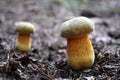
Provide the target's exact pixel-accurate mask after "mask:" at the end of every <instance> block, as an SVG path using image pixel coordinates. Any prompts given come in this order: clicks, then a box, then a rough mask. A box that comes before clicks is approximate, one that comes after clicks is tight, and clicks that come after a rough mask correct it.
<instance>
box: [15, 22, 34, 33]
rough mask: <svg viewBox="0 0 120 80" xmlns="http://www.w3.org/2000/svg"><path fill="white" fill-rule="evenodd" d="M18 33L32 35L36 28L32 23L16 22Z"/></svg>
mask: <svg viewBox="0 0 120 80" xmlns="http://www.w3.org/2000/svg"><path fill="white" fill-rule="evenodd" d="M15 26H16V32H19V33H20V34H30V33H33V32H34V31H35V27H34V25H33V24H32V23H29V22H16V23H15Z"/></svg>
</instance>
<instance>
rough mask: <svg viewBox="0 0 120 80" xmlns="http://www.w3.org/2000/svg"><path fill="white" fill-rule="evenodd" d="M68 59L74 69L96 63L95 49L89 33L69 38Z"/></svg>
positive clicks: (88, 66)
mask: <svg viewBox="0 0 120 80" xmlns="http://www.w3.org/2000/svg"><path fill="white" fill-rule="evenodd" d="M67 60H68V64H69V65H70V67H71V68H72V69H75V70H78V69H85V68H90V67H91V66H92V65H93V63H94V50H93V47H92V44H91V41H90V39H89V37H88V35H84V36H79V37H77V38H68V42H67Z"/></svg>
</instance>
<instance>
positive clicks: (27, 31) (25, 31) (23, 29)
mask: <svg viewBox="0 0 120 80" xmlns="http://www.w3.org/2000/svg"><path fill="white" fill-rule="evenodd" d="M15 26H16V32H18V37H17V40H16V48H17V49H18V50H21V51H25V52H27V51H29V50H30V48H31V38H30V35H31V33H33V32H34V31H35V28H34V25H33V24H31V23H29V22H16V23H15Z"/></svg>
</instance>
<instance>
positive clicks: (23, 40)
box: [16, 34, 31, 51]
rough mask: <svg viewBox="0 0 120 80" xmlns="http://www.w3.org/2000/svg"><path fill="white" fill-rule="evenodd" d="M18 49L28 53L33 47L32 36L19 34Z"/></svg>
mask: <svg viewBox="0 0 120 80" xmlns="http://www.w3.org/2000/svg"><path fill="white" fill-rule="evenodd" d="M16 47H17V49H19V50H21V51H28V50H29V49H30V47H31V39H30V34H18V38H17V41H16Z"/></svg>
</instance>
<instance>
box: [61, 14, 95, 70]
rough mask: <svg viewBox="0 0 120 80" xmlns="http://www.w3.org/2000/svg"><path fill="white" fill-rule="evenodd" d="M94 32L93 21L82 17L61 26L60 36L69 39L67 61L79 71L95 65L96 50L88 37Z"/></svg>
mask: <svg viewBox="0 0 120 80" xmlns="http://www.w3.org/2000/svg"><path fill="white" fill-rule="evenodd" d="M93 30H94V24H93V23H92V21H91V20H90V19H88V18H86V17H82V16H81V17H77V18H74V19H71V20H68V21H66V22H64V23H63V24H62V25H61V28H60V34H61V36H62V37H64V38H67V61H68V64H69V65H70V67H71V68H73V69H76V70H78V69H85V68H90V67H91V66H92V65H93V63H94V57H95V56H94V50H93V46H92V44H91V41H90V39H89V36H88V34H89V33H90V32H92V31H93Z"/></svg>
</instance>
